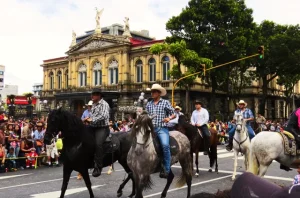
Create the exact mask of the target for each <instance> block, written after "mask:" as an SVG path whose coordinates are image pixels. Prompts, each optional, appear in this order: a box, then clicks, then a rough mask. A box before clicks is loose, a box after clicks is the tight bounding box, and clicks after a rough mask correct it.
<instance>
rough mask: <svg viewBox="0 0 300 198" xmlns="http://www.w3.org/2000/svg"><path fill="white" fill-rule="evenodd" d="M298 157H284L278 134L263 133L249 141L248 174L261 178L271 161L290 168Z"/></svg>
mask: <svg viewBox="0 0 300 198" xmlns="http://www.w3.org/2000/svg"><path fill="white" fill-rule="evenodd" d="M299 158H300V156H299V155H298V156H292V155H285V153H284V144H283V139H282V137H281V135H280V134H279V133H278V132H269V131H263V132H260V133H259V134H258V135H256V136H255V137H254V138H253V139H252V140H251V145H250V164H249V165H250V166H249V170H248V171H249V172H251V173H253V174H255V175H259V176H260V177H263V176H264V175H265V174H266V172H267V169H268V167H269V166H270V164H271V163H272V161H273V160H276V161H277V162H279V163H281V164H283V165H285V166H287V167H291V164H292V162H293V161H295V160H296V159H299Z"/></svg>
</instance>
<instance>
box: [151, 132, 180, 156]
mask: <svg viewBox="0 0 300 198" xmlns="http://www.w3.org/2000/svg"><path fill="white" fill-rule="evenodd" d="M153 143H154V147H155V151H156V153H157V155H158V156H160V157H161V156H163V153H162V147H161V144H160V141H159V139H158V137H153ZM170 151H171V155H176V154H177V153H178V152H179V145H178V143H177V141H176V140H175V138H173V137H172V136H170Z"/></svg>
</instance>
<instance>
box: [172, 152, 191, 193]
mask: <svg viewBox="0 0 300 198" xmlns="http://www.w3.org/2000/svg"><path fill="white" fill-rule="evenodd" d="M179 162H180V165H181V167H182V172H181V175H180V177H179V179H178V181H177V182H176V185H175V187H176V188H181V187H182V186H184V185H185V184H186V183H187V182H188V181H192V175H193V161H192V159H191V155H187V156H186V159H185V160H184V161H179Z"/></svg>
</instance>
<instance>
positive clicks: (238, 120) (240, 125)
mask: <svg viewBox="0 0 300 198" xmlns="http://www.w3.org/2000/svg"><path fill="white" fill-rule="evenodd" d="M234 119H235V120H236V129H235V130H236V131H237V132H239V133H240V132H241V131H242V129H243V126H244V118H243V114H242V113H235V114H234Z"/></svg>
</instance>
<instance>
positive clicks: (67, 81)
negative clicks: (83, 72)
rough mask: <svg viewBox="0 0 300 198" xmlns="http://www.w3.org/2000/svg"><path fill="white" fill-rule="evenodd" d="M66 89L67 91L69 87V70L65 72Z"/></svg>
mask: <svg viewBox="0 0 300 198" xmlns="http://www.w3.org/2000/svg"><path fill="white" fill-rule="evenodd" d="M65 87H66V89H67V88H68V87H69V70H66V72H65Z"/></svg>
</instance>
